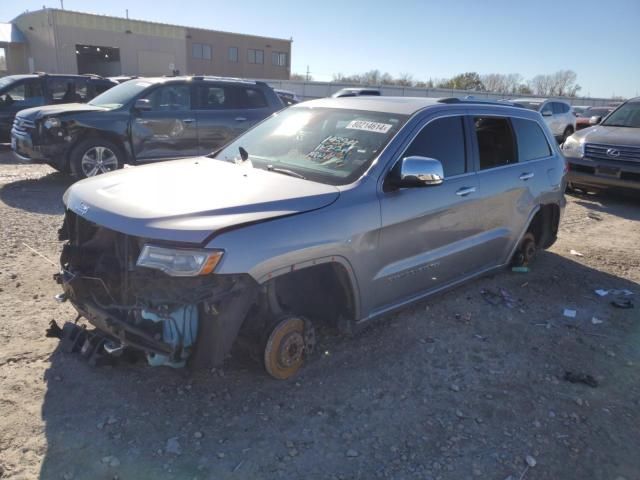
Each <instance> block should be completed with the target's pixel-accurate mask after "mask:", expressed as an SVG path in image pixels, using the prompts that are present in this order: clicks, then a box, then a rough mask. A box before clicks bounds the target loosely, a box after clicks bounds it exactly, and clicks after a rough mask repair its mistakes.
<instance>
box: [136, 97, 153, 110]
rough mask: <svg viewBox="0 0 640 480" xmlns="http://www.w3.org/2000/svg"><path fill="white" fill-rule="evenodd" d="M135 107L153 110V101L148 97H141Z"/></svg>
mask: <svg viewBox="0 0 640 480" xmlns="http://www.w3.org/2000/svg"><path fill="white" fill-rule="evenodd" d="M133 108H135V109H136V110H140V111H145V110H151V101H150V100H149V99H148V98H139V99H137V100H136V103H135V104H134V105H133Z"/></svg>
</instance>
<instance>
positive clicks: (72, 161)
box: [69, 137, 124, 179]
mask: <svg viewBox="0 0 640 480" xmlns="http://www.w3.org/2000/svg"><path fill="white" fill-rule="evenodd" d="M123 163H124V152H123V151H122V149H121V148H120V147H119V146H118V145H116V144H115V143H113V142H111V141H109V140H106V139H103V138H99V137H93V138H87V139H86V140H83V141H81V142H80V143H78V144H77V145H76V146H75V147H74V148H73V150H72V151H71V155H70V157H69V165H70V167H71V173H72V174H73V175H74V176H75V177H77V178H79V179H82V178H87V177H93V176H95V175H100V174H101V173H106V172H110V171H113V170H117V169H118V168H122V165H123Z"/></svg>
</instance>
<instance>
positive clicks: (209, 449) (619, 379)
mask: <svg viewBox="0 0 640 480" xmlns="http://www.w3.org/2000/svg"><path fill="white" fill-rule="evenodd" d="M481 288H494V289H498V288H505V289H508V290H509V291H510V292H511V293H512V295H513V297H514V298H516V299H517V301H518V302H519V305H521V308H520V309H509V308H507V307H505V306H502V305H498V306H496V305H491V304H488V303H487V302H485V301H484V300H483V299H482V297H481V295H480V293H479V292H480V290H481ZM596 288H618V289H623V288H627V289H630V290H633V291H635V292H636V298H637V297H638V296H639V294H640V291H638V290H639V289H638V285H637V284H635V283H633V282H629V281H627V280H625V279H622V278H618V277H615V276H613V275H609V274H606V273H603V272H600V271H597V270H593V269H591V268H588V267H585V266H583V265H581V264H579V263H576V262H574V261H572V260H569V259H566V258H564V257H561V256H558V255H555V254H553V253H548V252H546V253H543V254H541V255H540V257H539V258H538V260H537V263H536V265H535V267H534V268H533V270H532V271H531V273H529V274H525V275H522V274H513V273H511V272H504V273H499V274H497V275H494V276H492V277H490V278H484V279H481V280H478V281H475V282H472V283H469V284H467V285H466V286H463V287H460V288H458V289H456V290H453V291H451V292H449V293H447V294H445V295H442V296H439V297H435V298H433V299H431V300H430V301H428V302H421V303H419V304H416V305H414V306H412V307H409V308H407V309H405V310H404V311H403V312H400V313H399V314H396V315H393V316H391V317H389V318H388V319H386V320H383V321H381V322H380V323H378V324H377V325H374V326H373V327H372V328H370V329H368V330H367V331H365V332H363V333H362V334H361V335H358V336H356V337H355V338H350V339H345V338H340V337H334V338H321V339H319V343H320V348H319V349H318V350H319V352H318V353H316V354H315V356H314V358H313V359H312V360H311V361H310V363H309V365H307V366H306V367H305V369H304V370H303V372H302V373H301V375H300V376H299V377H298V378H295V379H292V380H289V381H285V382H279V381H275V380H272V379H270V378H268V377H267V376H266V375H265V374H264V373H262V371H261V369H260V368H258V367H257V366H255V365H253V364H248V363H247V362H246V361H245V360H244V359H233V360H232V361H231V363H230V364H228V365H227V366H226V370H225V371H224V373H223V371H216V372H209V371H206V372H195V373H192V372H189V371H183V370H170V369H163V368H155V369H154V368H150V367H147V366H144V365H141V364H135V365H123V366H117V367H113V368H93V367H90V366H88V365H87V364H86V363H84V362H83V361H82V360H81V359H80V357H79V356H77V355H74V354H65V353H62V352H59V351H56V352H54V353H53V355H52V356H51V365H50V367H49V369H48V371H47V372H46V376H45V381H46V382H47V392H46V396H45V399H44V404H43V406H42V417H43V420H44V424H45V430H46V442H47V451H46V455H45V458H44V462H43V464H42V468H41V473H40V477H41V478H43V479H54V478H55V479H57V478H71V477H69V476H72V478H74V479H77V478H91V479H111V478H116V476H117V477H118V478H122V479H129V478H135V479H147V478H154V479H160V478H176V479H185V478H188V479H192V478H201V479H202V478H215V479H227V478H238V479H247V478H309V479H315V478H335V477H333V476H334V475H336V476H341V478H342V476H344V477H345V478H367V479H369V478H375V477H377V476H378V475H382V476H383V477H385V478H416V472H417V474H418V477H419V478H435V477H439V478H440V477H441V478H443V479H448V478H452V479H453V478H456V479H459V478H471V476H472V475H471V472H472V469H473V471H474V472H475V469H478V471H481V472H483V474H482V475H481V476H482V478H505V477H507V476H508V475H514V477H515V478H518V475H519V474H520V472H521V470H522V465H521V463H522V458H523V457H522V449H523V448H524V449H525V450H526V451H536V452H537V454H536V455H537V458H538V462H539V465H538V466H537V467H536V469H533V470H531V471H530V472H529V474H528V478H531V479H532V480H535V479H543V478H544V479H551V478H554V479H558V478H567V479H568V478H616V477H618V476H623V477H626V478H629V479H630V478H635V475H636V474H637V472H638V471H640V460H639V459H638V455H637V451H636V450H637V445H638V440H639V433H638V429H637V423H636V422H635V421H634V419H636V420H637V418H638V417H637V410H638V407H639V405H640V403H639V400H638V399H639V398H640V391H639V387H638V385H640V374H639V372H638V370H637V369H630V368H627V367H625V366H624V365H623V362H624V361H626V359H629V361H631V360H633V361H635V362H636V363H637V362H638V360H640V355H639V354H638V345H640V320H639V319H638V316H637V311H638V309H637V308H636V309H635V310H617V309H614V308H613V307H612V306H611V305H609V303H608V301H607V300H606V299H604V300H603V299H601V298H598V297H596V296H595V295H594V294H593V290H594V289H596ZM592 297H593V298H592ZM564 307H573V308H576V309H577V310H578V312H579V314H578V318H577V319H573V320H572V319H568V318H564V317H563V316H562V313H561V312H562V308H564ZM637 307H640V305H639V306H637ZM457 312H460V313H461V314H462V317H461V318H459V317H460V315H458V313H457ZM454 314H455V315H454ZM467 314H468V317H467ZM591 315H598V316H599V317H600V318H605V319H607V320H606V323H605V324H604V325H600V326H595V325H592V323H591V322H590V321H589V319H590V318H591ZM69 320H70V319H69ZM61 321H62V319H61ZM545 325H546V327H545ZM52 342H53V340H52ZM52 348H54V345H53V343H52ZM607 352H610V354H609V353H607ZM565 370H574V371H575V370H579V371H584V372H586V373H589V374H590V375H593V376H594V377H596V378H599V379H600V385H599V387H598V388H589V387H587V386H585V385H576V384H572V383H568V382H564V381H562V375H563V373H564V371H565ZM452 383H456V385H459V387H456V388H455V389H453V387H451V384H452ZM576 397H580V398H581V399H584V401H585V402H587V403H588V405H589V408H587V407H586V406H585V405H586V404H585V405H583V406H582V407H578V406H577V405H576V404H575V402H574V398H576ZM582 401H583V400H581V402H582ZM602 409H605V410H606V412H605V413H603V410H602ZM574 411H577V412H578V413H577V414H572V415H575V418H574V417H573V416H570V415H569V414H570V413H571V412H574ZM458 412H460V413H458ZM549 412H557V414H554V418H550V413H549ZM534 422H537V423H538V424H540V425H538V426H537V427H533V426H531V425H532V424H533V423H534ZM506 435H508V436H506ZM168 450H169V451H168ZM171 450H173V452H172V451H171ZM578 459H579V461H578ZM518 462H520V463H518ZM445 467H446V468H445ZM65 475H67V476H68V477H64V476H65ZM474 475H475V473H474ZM476 476H477V475H476ZM520 478H522V477H520Z"/></svg>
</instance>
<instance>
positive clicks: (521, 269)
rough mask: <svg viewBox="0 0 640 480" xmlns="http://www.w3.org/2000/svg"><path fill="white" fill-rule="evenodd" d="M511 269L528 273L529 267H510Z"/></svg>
mask: <svg viewBox="0 0 640 480" xmlns="http://www.w3.org/2000/svg"><path fill="white" fill-rule="evenodd" d="M511 271H512V272H516V273H529V267H512V268H511Z"/></svg>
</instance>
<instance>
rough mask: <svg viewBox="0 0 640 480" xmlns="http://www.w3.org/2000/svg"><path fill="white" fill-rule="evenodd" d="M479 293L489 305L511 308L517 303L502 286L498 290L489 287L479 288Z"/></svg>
mask: <svg viewBox="0 0 640 480" xmlns="http://www.w3.org/2000/svg"><path fill="white" fill-rule="evenodd" d="M480 295H482V298H484V300H485V301H486V302H487V303H489V304H491V305H504V306H505V307H508V308H513V307H515V306H516V303H517V301H516V300H515V299H514V298H513V297H512V296H511V294H510V293H509V292H508V291H507V290H505V289H504V288H501V289H500V290H499V291H498V292H496V291H494V290H491V289H489V288H483V289H482V290H480Z"/></svg>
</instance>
